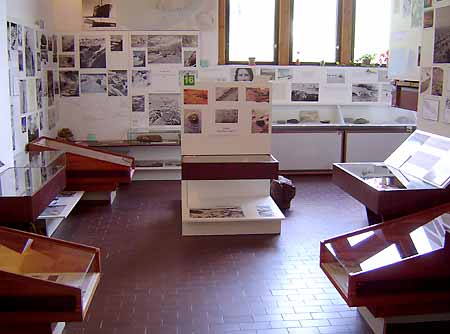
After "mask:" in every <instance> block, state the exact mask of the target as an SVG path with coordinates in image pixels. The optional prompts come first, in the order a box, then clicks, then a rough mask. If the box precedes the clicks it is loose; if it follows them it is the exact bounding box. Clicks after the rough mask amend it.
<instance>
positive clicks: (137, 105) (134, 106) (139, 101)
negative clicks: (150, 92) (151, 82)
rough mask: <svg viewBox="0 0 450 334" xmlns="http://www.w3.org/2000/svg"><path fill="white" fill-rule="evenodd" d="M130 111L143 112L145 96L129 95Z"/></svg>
mask: <svg viewBox="0 0 450 334" xmlns="http://www.w3.org/2000/svg"><path fill="white" fill-rule="evenodd" d="M131 111H132V112H145V96H144V95H136V96H132V97H131Z"/></svg>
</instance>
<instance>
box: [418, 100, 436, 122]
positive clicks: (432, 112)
mask: <svg viewBox="0 0 450 334" xmlns="http://www.w3.org/2000/svg"><path fill="white" fill-rule="evenodd" d="M422 118H423V119H427V120H430V121H437V120H438V118H439V100H435V99H430V98H424V99H423V102H422Z"/></svg>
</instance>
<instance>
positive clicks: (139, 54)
mask: <svg viewBox="0 0 450 334" xmlns="http://www.w3.org/2000/svg"><path fill="white" fill-rule="evenodd" d="M145 56H146V51H142V50H133V67H147V62H146V59H145Z"/></svg>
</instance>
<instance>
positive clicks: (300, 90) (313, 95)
mask: <svg viewBox="0 0 450 334" xmlns="http://www.w3.org/2000/svg"><path fill="white" fill-rule="evenodd" d="M291 101H293V102H297V101H303V102H318V101H319V84H318V83H294V84H292V91H291Z"/></svg>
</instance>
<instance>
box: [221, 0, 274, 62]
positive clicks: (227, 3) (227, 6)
mask: <svg viewBox="0 0 450 334" xmlns="http://www.w3.org/2000/svg"><path fill="white" fill-rule="evenodd" d="M220 1H223V2H225V22H224V23H225V59H224V64H225V65H245V64H248V62H247V61H232V60H230V57H229V56H230V54H229V51H230V48H229V45H230V0H219V2H220ZM274 1H275V13H274V15H275V17H274V41H273V45H274V51H273V58H274V60H273V61H258V57H256V65H278V56H279V51H278V49H279V48H278V42H279V29H280V14H279V13H280V0H274ZM219 11H220V4H219ZM219 15H220V14H219ZM219 26H220V20H219ZM219 33H220V28H219ZM219 45H220V43H219ZM219 55H220V50H219Z"/></svg>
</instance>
